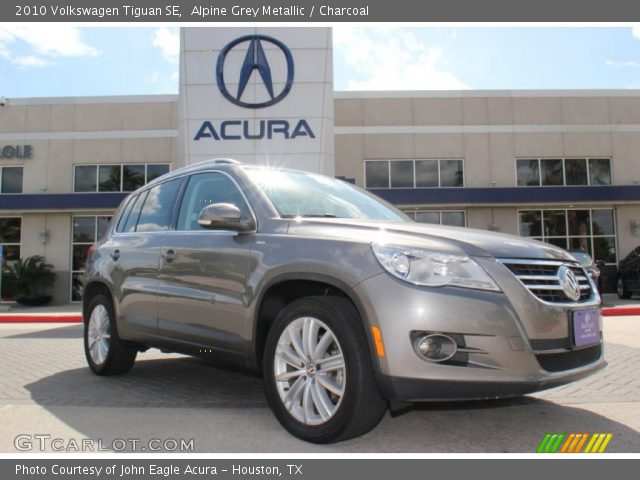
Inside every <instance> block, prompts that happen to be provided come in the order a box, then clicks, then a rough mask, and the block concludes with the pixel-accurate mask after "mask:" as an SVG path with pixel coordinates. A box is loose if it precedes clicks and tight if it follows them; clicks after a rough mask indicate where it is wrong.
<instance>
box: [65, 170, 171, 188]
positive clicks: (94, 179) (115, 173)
mask: <svg viewBox="0 0 640 480" xmlns="http://www.w3.org/2000/svg"><path fill="white" fill-rule="evenodd" d="M169 171H170V165H169V164H168V163H146V164H145V163H136V164H126V165H122V164H102V165H76V166H75V168H74V177H73V191H74V192H132V191H134V190H137V189H138V188H140V187H142V186H143V185H145V184H146V183H149V182H150V181H151V180H155V179H156V178H158V177H159V176H161V175H164V174H165V173H167V172H169Z"/></svg>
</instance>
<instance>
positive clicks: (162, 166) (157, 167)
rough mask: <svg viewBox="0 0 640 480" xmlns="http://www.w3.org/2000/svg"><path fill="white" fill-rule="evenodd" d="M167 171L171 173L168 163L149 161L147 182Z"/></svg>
mask: <svg viewBox="0 0 640 480" xmlns="http://www.w3.org/2000/svg"><path fill="white" fill-rule="evenodd" d="M165 173H169V164H168V163H148V164H147V183H149V182H150V181H152V180H155V179H156V178H158V177H161V176H162V175H164V174H165Z"/></svg>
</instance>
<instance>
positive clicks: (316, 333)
mask: <svg viewBox="0 0 640 480" xmlns="http://www.w3.org/2000/svg"><path fill="white" fill-rule="evenodd" d="M273 370H274V377H275V382H276V387H277V390H278V393H279V395H280V400H281V401H282V403H283V404H284V406H285V408H286V409H287V411H288V412H289V413H290V414H291V415H292V416H293V417H294V418H295V419H296V420H297V421H299V422H301V423H303V424H305V425H321V424H323V423H326V422H328V421H329V420H330V419H331V418H332V417H333V416H334V415H335V414H336V412H337V411H338V409H339V408H340V404H341V403H342V399H343V397H344V392H345V386H346V381H347V378H346V368H345V361H344V356H343V351H342V347H341V346H340V343H339V342H338V339H337V338H336V336H335V334H334V333H333V332H332V331H331V329H330V328H329V327H328V326H327V325H326V324H325V323H324V322H322V321H321V320H318V319H317V318H313V317H301V318H297V319H295V320H293V321H292V322H291V323H289V325H287V327H286V328H285V329H284V330H283V332H282V334H281V335H280V338H279V340H278V346H277V348H276V353H275V357H274V369H273Z"/></svg>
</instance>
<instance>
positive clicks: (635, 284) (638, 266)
mask: <svg viewBox="0 0 640 480" xmlns="http://www.w3.org/2000/svg"><path fill="white" fill-rule="evenodd" d="M617 292H618V296H619V297H620V298H631V295H632V294H634V293H640V246H638V247H636V248H635V250H633V251H632V252H631V253H630V254H629V255H627V256H626V258H625V259H624V260H622V261H621V262H620V265H619V266H618V283H617Z"/></svg>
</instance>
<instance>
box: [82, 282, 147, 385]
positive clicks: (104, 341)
mask: <svg viewBox="0 0 640 480" xmlns="http://www.w3.org/2000/svg"><path fill="white" fill-rule="evenodd" d="M115 319H116V317H115V312H114V309H113V304H112V303H111V300H110V299H109V298H108V297H106V296H105V295H102V294H99V295H96V296H95V297H94V298H92V299H91V302H90V303H89V308H87V310H86V313H85V318H84V335H83V336H84V353H85V357H86V358H87V363H88V364H89V368H90V369H91V371H92V372H93V373H95V374H96V375H120V374H123V373H127V372H128V371H129V370H131V367H133V363H134V362H135V360H136V355H137V354H138V350H137V349H136V348H133V347H131V346H129V345H126V344H125V343H124V342H123V341H122V340H120V338H119V337H118V329H117V326H116V320H115Z"/></svg>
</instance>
